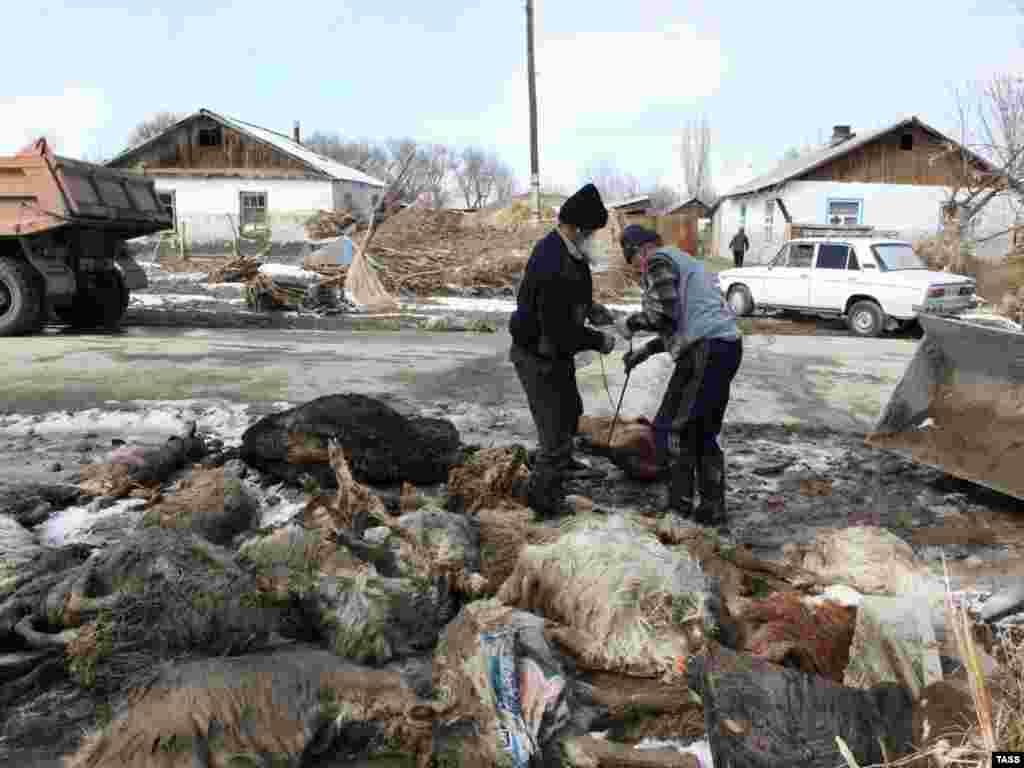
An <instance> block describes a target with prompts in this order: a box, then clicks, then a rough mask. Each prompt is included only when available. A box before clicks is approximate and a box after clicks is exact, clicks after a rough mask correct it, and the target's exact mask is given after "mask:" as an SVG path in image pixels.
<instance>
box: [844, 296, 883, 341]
mask: <svg viewBox="0 0 1024 768" xmlns="http://www.w3.org/2000/svg"><path fill="white" fill-rule="evenodd" d="M846 325H847V327H848V328H849V329H850V330H851V331H853V333H854V334H855V335H857V336H863V337H865V338H869V337H875V336H881V335H882V331H883V330H884V328H885V315H884V314H883V313H882V308H881V307H880V306H878V304H877V303H875V302H874V301H867V300H865V301H858V302H857V303H856V304H854V305H853V306H852V307H850V311H849V312H847V313H846Z"/></svg>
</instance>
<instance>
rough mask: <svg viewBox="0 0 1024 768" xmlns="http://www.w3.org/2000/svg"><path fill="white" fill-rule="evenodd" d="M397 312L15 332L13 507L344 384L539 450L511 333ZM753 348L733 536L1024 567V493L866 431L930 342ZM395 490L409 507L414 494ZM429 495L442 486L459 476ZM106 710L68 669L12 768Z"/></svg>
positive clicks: (960, 566)
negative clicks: (844, 533) (298, 322)
mask: <svg viewBox="0 0 1024 768" xmlns="http://www.w3.org/2000/svg"><path fill="white" fill-rule="evenodd" d="M152 311H154V312H158V311H162V310H152ZM232 311H236V312H237V309H235V310H232ZM165 316H166V315H165ZM341 320H345V321H348V322H350V323H351V322H354V321H355V320H356V318H341ZM385 321H387V322H391V320H388V319H384V320H374V319H367V318H363V319H362V322H363V323H364V324H365V325H364V327H363V328H362V329H361V330H354V329H353V328H352V326H351V325H349V327H348V328H344V327H343V326H342V327H339V328H338V329H335V330H324V329H320V330H315V329H312V330H311V329H299V328H293V329H287V328H258V327H257V328H254V327H248V328H244V329H237V328H236V329H231V328H229V329H218V328H209V327H206V328H203V327H198V328H197V327H194V326H192V325H188V326H182V325H172V326H165V327H159V328H153V327H138V326H135V327H132V326H131V325H129V326H128V327H127V328H126V329H125V331H124V332H123V333H121V334H116V335H100V334H72V333H68V332H65V331H63V330H61V329H57V328H51V329H48V330H47V332H46V333H44V334H42V335H40V336H35V337H30V338H19V339H6V340H4V349H5V353H6V355H7V359H8V361H10V363H11V364H9V365H7V366H5V367H4V368H3V369H2V370H0V389H2V390H3V391H4V392H5V393H7V397H6V398H5V401H4V404H3V409H2V412H0V505H3V506H4V507H5V508H7V509H8V511H10V509H9V508H10V507H11V505H14V504H22V503H24V501H25V500H26V499H27V498H29V499H30V498H31V496H29V495H27V494H26V492H25V489H26V488H27V487H28V486H30V485H32V484H35V483H42V484H45V485H57V484H70V483H74V482H75V481H76V479H77V476H78V473H79V472H80V471H81V467H82V466H83V465H85V464H87V463H91V462H100V461H103V460H104V457H105V456H106V454H107V453H108V452H109V450H110V449H111V448H112V447H113V446H114V445H115V441H121V440H123V441H125V442H127V443H129V444H143V445H153V446H155V445H159V444H161V443H162V442H163V441H164V440H165V439H166V437H168V436H169V435H171V434H176V433H178V432H179V431H180V430H181V428H182V426H183V425H184V424H185V423H186V422H188V421H191V420H195V421H196V422H197V424H198V426H199V429H200V430H201V431H202V432H204V433H205V434H207V435H209V436H211V437H214V438H216V439H218V440H220V441H221V445H220V446H218V445H215V446H214V448H219V447H223V448H224V449H227V450H229V451H230V449H231V447H232V446H237V445H238V444H239V442H240V438H241V435H242V432H244V430H245V429H246V428H247V427H248V426H249V425H250V424H251V423H253V422H254V421H255V420H256V419H258V418H259V417H260V416H261V415H263V414H266V413H269V412H273V411H275V410H281V409H284V408H286V407H289V406H291V405H297V404H299V403H302V402H305V401H307V400H310V399H313V398H315V397H318V396H320V395H324V394H330V393H340V392H359V393H363V394H370V395H374V396H376V397H380V398H382V399H384V400H386V401H387V402H389V403H390V404H392V405H393V406H394V407H396V408H398V409H399V410H401V411H403V412H405V413H408V414H422V415H428V416H443V417H445V418H448V419H450V420H451V421H452V422H453V423H454V424H455V425H456V426H457V427H458V429H459V431H460V433H461V437H462V440H463V442H465V443H467V444H471V445H479V446H493V445H505V444H510V443H522V444H524V445H526V446H527V447H529V448H532V447H533V446H534V430H533V426H532V423H531V420H530V417H529V412H528V409H527V405H526V401H525V399H524V396H523V393H522V389H521V387H520V385H519V383H518V381H517V379H516V376H515V371H514V369H513V368H512V366H511V364H510V363H509V362H508V359H507V351H508V345H509V337H508V335H507V333H506V332H505V331H504V330H503V329H502V328H499V330H498V332H496V333H444V332H428V331H425V330H422V329H416V328H411V327H406V328H401V323H399V324H396V325H394V326H386V327H382V326H381V325H378V323H382V322H385ZM339 325H340V321H339ZM388 328H395V329H396V330H389V329H388ZM744 345H745V352H744V361H743V365H742V368H741V370H740V373H739V376H738V378H737V380H736V382H735V385H734V390H733V398H732V401H731V404H730V408H729V411H728V413H727V416H726V422H727V425H726V428H725V432H724V435H723V442H724V447H725V450H726V455H727V460H728V488H729V491H728V504H729V510H730V514H731V517H732V522H731V525H730V529H729V531H728V532H726V533H723V534H721V537H722V539H723V541H724V542H726V543H728V542H730V541H731V542H736V543H746V544H749V545H750V546H751V547H752V548H753V549H754V551H755V552H756V553H757V554H759V555H761V556H763V557H766V558H768V559H773V560H778V559H780V558H781V557H782V550H783V547H784V546H785V545H786V544H788V543H797V542H806V541H810V540H811V539H812V538H813V537H814V534H815V532H816V531H818V530H820V529H822V528H828V527H845V526H849V525H855V524H857V523H870V524H873V525H881V526H884V527H885V528H887V529H889V530H891V531H893V532H894V533H895V534H896V535H897V536H899V537H900V538H902V539H904V540H906V541H908V542H909V543H910V544H911V545H912V546H913V548H914V549H915V551H916V552H917V553H918V555H919V556H920V557H922V558H923V559H924V560H925V561H926V562H927V563H928V564H929V565H930V566H931V567H932V568H933V569H935V570H936V571H939V570H940V569H941V565H942V562H943V560H944V559H945V560H946V561H947V562H948V564H949V566H950V571H951V575H952V578H953V586H954V588H955V589H964V590H967V591H968V593H969V595H970V596H972V599H973V601H974V602H975V604H979V603H983V601H984V600H985V599H986V598H987V596H988V595H989V594H991V593H992V592H993V591H994V590H996V589H997V588H999V587H1001V586H1003V585H1005V584H1007V583H1009V582H1010V580H1011V579H1012V578H1014V577H1019V576H1024V568H1022V563H1024V558H1022V557H1021V554H1022V546H1024V505H1022V504H1021V503H1019V502H1016V501H1014V500H1011V499H1008V498H1005V497H1000V496H998V495H996V494H993V493H990V492H986V491H984V490H982V489H979V488H978V487H976V486H972V485H970V484H966V483H961V482H958V481H956V480H954V479H952V478H949V477H948V476H945V475H943V474H942V473H940V472H937V471H935V470H932V469H928V468H923V467H918V466H915V465H913V464H910V463H908V462H906V461H903V460H901V459H899V458H896V457H893V456H891V455H888V454H885V453H883V452H880V451H878V450H875V449H873V448H870V447H868V446H866V445H865V444H864V440H863V435H864V433H865V431H866V430H868V429H870V427H871V425H872V423H873V422H874V420H875V419H876V418H877V417H878V414H879V413H880V411H881V409H882V407H883V405H884V403H885V402H886V401H887V399H888V397H889V394H890V393H891V391H892V389H893V387H894V386H895V385H896V383H897V382H898V380H899V377H900V375H901V373H902V371H903V369H904V367H905V366H906V364H907V362H908V361H909V359H910V357H911V356H912V354H913V352H914V349H915V346H916V345H915V343H914V341H913V340H908V339H880V340H862V339H855V338H849V337H844V336H841V335H831V336H797V335H751V336H748V337H746V338H745V340H744ZM623 351H625V346H624V345H623V344H621V343H620V346H619V349H618V350H617V351H616V352H615V353H614V354H612V355H609V356H607V357H604V358H601V357H598V356H596V355H592V354H589V355H581V356H580V357H579V359H578V361H577V366H578V380H579V384H580V389H581V393H582V395H583V398H584V404H585V408H586V411H587V412H588V413H590V414H593V415H609V414H610V413H612V411H613V409H614V401H616V400H617V399H618V396H619V393H620V391H621V389H622V387H623V385H624V378H625V377H624V375H623V370H622V365H621V359H620V358H621V353H622V352H623ZM669 370H670V368H669V364H668V361H666V360H662V359H658V358H654V359H652V360H650V361H648V363H646V364H645V365H644V366H642V367H640V368H638V369H637V370H636V372H634V374H633V376H632V377H631V379H630V382H629V387H628V389H627V390H626V394H625V397H624V399H623V403H624V404H623V414H624V415H626V416H639V415H647V416H651V415H653V414H654V412H655V411H656V409H657V406H658V402H659V400H660V397H661V394H662V390H663V387H664V385H665V382H666V381H667V378H668V375H669ZM583 457H584V458H585V459H586V460H587V461H589V462H590V463H591V464H592V465H593V466H594V467H596V468H598V469H603V470H604V471H605V475H604V476H603V477H602V478H600V479H591V480H580V481H577V482H575V483H574V485H573V486H572V487H571V490H572V491H575V492H577V493H580V494H583V495H585V496H588V497H590V498H592V499H593V500H594V502H595V503H596V504H597V505H598V507H599V508H601V509H604V510H608V511H612V510H619V511H633V512H639V513H651V512H654V511H656V510H657V509H658V508H659V507H660V505H661V503H662V498H663V495H664V487H663V486H662V485H661V484H658V483H653V484H639V483H634V482H631V481H629V480H628V479H627V478H626V477H625V476H624V475H623V474H622V473H621V472H620V471H619V470H618V469H616V468H615V467H614V466H612V465H611V464H610V463H609V462H607V461H606V460H604V459H601V458H599V457H594V456H586V455H584V456H583ZM253 477H255V478H259V477H260V476H259V474H258V473H254V474H253ZM261 485H262V488H263V492H262V495H261V496H260V499H259V503H260V506H261V525H273V524H277V523H281V522H284V521H285V520H288V519H290V518H291V517H292V516H293V515H295V514H296V513H297V512H298V510H299V509H301V507H302V504H303V501H304V499H305V496H304V495H303V493H302V491H301V489H298V488H289V487H285V486H281V485H280V484H277V483H275V482H273V481H271V480H269V479H266V480H265V481H264V482H262V483H261ZM377 490H378V491H380V492H381V493H382V494H383V495H384V496H385V498H388V499H391V500H395V499H396V497H397V494H398V489H397V488H380V489H377ZM421 490H422V492H424V493H425V494H428V495H433V494H439V493H441V492H442V491H443V488H442V487H440V486H439V487H435V488H424V489H421ZM111 501H112V500H111ZM131 504H132V502H131V501H129V502H128V504H127V505H125V506H124V507H119V506H116V505H114V506H107V502H105V501H104V500H103V499H100V500H99V501H98V502H96V503H94V504H92V505H89V506H87V507H85V508H82V509H81V510H80V514H79V515H78V520H77V522H76V524H77V525H79V526H80V529H79V530H80V531H81V532H86V533H88V534H89V537H90V538H91V540H93V541H95V540H96V539H97V538H98V539H100V540H106V539H110V540H116V539H117V538H118V537H123V536H125V535H126V533H128V532H129V531H131V530H132V528H133V526H134V524H135V523H137V522H138V519H139V518H140V517H141V515H142V511H141V509H132V508H129V507H130V505H131ZM60 506H62V502H59V501H43V500H39V501H37V502H34V507H33V509H32V510H30V514H29V517H28V518H23V519H26V520H27V521H28V522H30V518H34V519H36V520H38V521H39V525H38V526H37V527H36V528H34V529H33V532H34V533H35V534H36V535H37V536H38V537H40V538H41V539H43V540H45V538H46V535H48V534H50V533H52V531H51V529H50V528H47V526H46V523H45V521H46V520H47V519H48V518H50V517H51V516H52V515H53V514H54V512H55V511H56V510H57V509H59V508H60ZM22 512H24V510H22ZM51 528H52V526H51ZM97 707H98V705H97V703H96V702H95V701H93V700H91V699H90V698H89V697H87V696H83V694H82V692H81V690H80V689H78V688H77V687H76V686H75V685H74V684H73V683H70V682H63V683H59V684H57V685H55V686H50V687H49V688H47V691H46V693H45V694H43V695H41V696H34V697H28V698H27V699H25V701H24V702H22V703H20V704H19V705H18V708H17V711H16V712H12V713H11V716H10V717H9V718H8V719H7V720H6V721H5V723H6V724H5V726H4V730H3V731H2V732H0V763H2V762H3V761H4V760H5V759H7V757H10V756H12V755H16V756H17V757H16V758H15V757H11V759H16V760H18V761H19V762H18V763H17V764H19V765H21V764H23V765H30V764H31V765H38V766H46V768H56V766H57V765H58V763H57V761H56V755H57V754H58V753H61V752H67V751H68V750H71V749H73V748H74V746H75V744H76V743H77V740H78V738H79V734H80V733H81V732H83V730H87V729H89V728H92V727H95V725H96V723H97V722H98V718H99V714H98V713H99V711H100V710H99V709H98V708H97ZM55 734H56V736H55ZM11 764H15V763H11Z"/></svg>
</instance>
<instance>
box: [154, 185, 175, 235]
mask: <svg viewBox="0 0 1024 768" xmlns="http://www.w3.org/2000/svg"><path fill="white" fill-rule="evenodd" d="M164 195H167V196H169V197H170V198H171V204H170V206H168V205H167V204H166V203H164V201H163V197H164ZM156 199H157V202H158V203H160V207H161V208H163V209H164V210H165V211H166V210H167V209H168V208H170V210H171V229H170V231H171V232H177V231H178V192H177V190H175V189H158V190H156Z"/></svg>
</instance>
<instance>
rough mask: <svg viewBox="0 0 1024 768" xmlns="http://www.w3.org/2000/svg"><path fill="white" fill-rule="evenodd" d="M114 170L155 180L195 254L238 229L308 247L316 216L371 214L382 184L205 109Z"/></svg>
mask: <svg viewBox="0 0 1024 768" xmlns="http://www.w3.org/2000/svg"><path fill="white" fill-rule="evenodd" d="M108 165H110V166H112V167H115V168H121V169H126V170H138V171H141V172H143V173H144V174H145V175H147V176H150V177H152V178H153V179H155V182H156V188H157V192H158V193H159V195H160V198H161V200H162V201H163V202H164V204H165V205H166V206H167V207H168V209H170V210H171V212H172V213H173V216H174V220H175V226H176V227H177V228H179V229H183V230H184V232H185V235H186V237H187V239H188V241H189V243H190V245H191V246H192V247H193V248H202V247H203V245H207V244H214V243H222V242H225V241H228V240H231V239H232V238H233V236H234V232H235V229H236V228H240V227H244V226H246V225H248V224H264V225H269V227H270V233H271V239H272V240H273V241H274V242H275V243H291V242H299V241H302V240H304V239H305V237H306V234H305V229H304V223H305V221H306V220H307V219H308V218H309V217H310V216H311V215H312V214H313V213H315V212H316V211H318V210H337V209H342V208H348V209H352V210H356V211H360V212H364V213H365V212H368V211H369V209H370V208H372V207H373V206H375V205H376V204H377V203H378V201H379V199H380V196H381V195H382V194H383V192H384V189H385V187H386V185H385V183H384V182H383V181H380V180H379V179H375V178H373V177H372V176H368V175H367V174H365V173H363V172H361V171H358V170H356V169H354V168H349V167H348V166H346V165H342V164H341V163H338V162H335V161H334V160H331V159H330V158H327V157H323V156H322V155H318V154H316V153H315V152H312V151H311V150H309V149H307V148H306V147H304V146H303V145H302V141H301V135H300V133H299V124H298V123H295V129H294V133H293V135H292V136H290V137H289V136H287V135H285V134H283V133H277V132H275V131H272V130H270V129H267V128H261V127H260V126H257V125H252V124H250V123H246V122H243V121H241V120H237V119H235V118H231V117H226V116H224V115H220V114H217V113H216V112H212V111H210V110H208V109H200V110H199V111H198V112H196V113H194V114H192V115H189V116H188V117H186V118H184V119H183V120H181V121H180V122H178V123H176V124H175V125H173V126H171V127H170V128H168V129H167V130H165V131H163V132H162V133H160V134H159V135H157V136H154V137H153V138H151V139H149V140H148V141H146V142H144V143H142V144H139V145H138V146H135V147H132V148H130V149H127V150H125V151H124V152H122V153H121V154H119V155H118V156H117V157H115V158H114V159H113V160H111V161H110V162H109V163H108Z"/></svg>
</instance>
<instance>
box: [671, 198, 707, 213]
mask: <svg viewBox="0 0 1024 768" xmlns="http://www.w3.org/2000/svg"><path fill="white" fill-rule="evenodd" d="M691 203H697V204H698V205H702V206H704V207H705V208H710V206H709V205H708V204H707V203H705V202H704V201H703V200H701V199H700V198H699V197H696V196H694V197H690V198H688V199H686V200H683V201H682V202H680V203H676V204H675V205H670V206H669V207H668V208H666V209H664V210H663V211H661V215H662V216H667V215H668V214H670V213H675V212H676V211H678V210H681V209H683V208H685V207H686V206H688V205H690V204H691Z"/></svg>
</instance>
